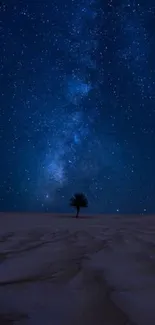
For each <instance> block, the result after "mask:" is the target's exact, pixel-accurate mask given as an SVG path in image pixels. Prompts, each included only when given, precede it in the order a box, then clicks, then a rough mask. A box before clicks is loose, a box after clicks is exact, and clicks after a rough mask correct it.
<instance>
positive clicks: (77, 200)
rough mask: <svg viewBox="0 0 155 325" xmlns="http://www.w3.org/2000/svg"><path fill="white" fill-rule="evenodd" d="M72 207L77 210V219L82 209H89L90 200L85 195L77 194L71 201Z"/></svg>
mask: <svg viewBox="0 0 155 325" xmlns="http://www.w3.org/2000/svg"><path fill="white" fill-rule="evenodd" d="M70 206H72V207H75V208H76V210H77V213H76V218H78V216H79V212H80V208H87V207H88V200H87V198H86V196H85V194H83V193H75V194H74V195H73V196H72V197H71V199H70Z"/></svg>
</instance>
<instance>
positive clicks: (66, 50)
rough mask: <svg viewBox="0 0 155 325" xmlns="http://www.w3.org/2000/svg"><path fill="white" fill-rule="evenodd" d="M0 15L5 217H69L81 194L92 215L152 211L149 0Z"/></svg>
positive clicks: (75, 0)
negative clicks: (73, 199)
mask: <svg viewBox="0 0 155 325" xmlns="http://www.w3.org/2000/svg"><path fill="white" fill-rule="evenodd" d="M0 13H1V18H0V26H1V48H2V51H1V54H0V81H1V89H0V102H1V106H0V121H1V126H0V146H1V152H2V159H1V169H0V180H1V182H0V208H1V210H8V209H9V210H36V209H38V210H44V209H47V210H51V211H56V210H57V211H59V210H60V211H61V212H62V211H64V212H65V211H68V200H69V197H70V196H71V195H72V194H73V192H74V191H80V192H81V191H83V192H85V193H86V195H88V198H89V201H90V211H91V212H105V213H107V212H109V213H114V212H116V213H124V212H127V213H142V214H143V213H149V212H153V211H154V209H155V205H154V192H155V185H154V184H155V177H154V173H153V166H154V162H155V154H154V149H153V148H154V147H155V105H154V101H155V95H154V94H155V78H154V75H155V62H154V54H153V53H154V48H155V45H154V37H155V35H154V25H153V19H154V13H155V6H154V3H153V0H148V1H147V3H142V2H139V3H138V2H137V1H132V3H131V1H129V0H123V1H115V0H108V1H107V2H105V3H101V1H99V2H98V1H96V0H91V1H87V0H82V1H79V0H67V1H64V2H63V3H58V2H57V1H54V2H53V1H52V3H50V2H49V1H46V0H45V1H43V2H38V4H37V5H36V2H33V1H32V2H30V1H29V2H27V1H26V0H23V1H22V2H18V3H17V4H13V3H10V4H6V3H5V2H4V1H1V2H0ZM60 202H62V204H60ZM60 205H61V207H60Z"/></svg>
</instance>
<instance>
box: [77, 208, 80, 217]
mask: <svg viewBox="0 0 155 325" xmlns="http://www.w3.org/2000/svg"><path fill="white" fill-rule="evenodd" d="M76 209H77V212H76V218H78V216H79V212H80V207H77V208H76Z"/></svg>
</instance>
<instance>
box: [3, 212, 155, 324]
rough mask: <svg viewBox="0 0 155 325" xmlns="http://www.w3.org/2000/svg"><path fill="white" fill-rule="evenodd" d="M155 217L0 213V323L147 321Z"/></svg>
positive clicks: (153, 283) (154, 275) (154, 295)
mask: <svg viewBox="0 0 155 325" xmlns="http://www.w3.org/2000/svg"><path fill="white" fill-rule="evenodd" d="M154 301H155V216H153V215H152V216H146V215H145V216H136V215H134V216H133V215H132V216H130V215H127V216H123V215H97V216H93V215H90V216H86V215H83V216H81V217H80V218H79V219H75V218H74V214H72V215H71V214H53V215H52V214H41V213H34V214H33V213H12V214H11V213H0V324H4V325H5V324H21V325H34V324H37V325H71V324H74V325H103V324H104V325H134V324H135V325H136V324H137V325H154V324H155V308H154Z"/></svg>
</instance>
